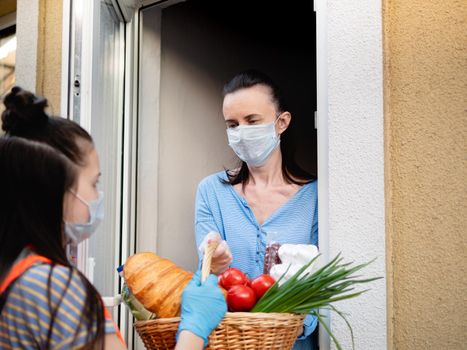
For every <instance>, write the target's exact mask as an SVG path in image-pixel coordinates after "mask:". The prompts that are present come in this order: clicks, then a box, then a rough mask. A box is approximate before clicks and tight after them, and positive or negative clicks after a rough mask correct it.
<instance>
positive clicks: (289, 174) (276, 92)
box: [223, 70, 316, 186]
mask: <svg viewBox="0 0 467 350" xmlns="http://www.w3.org/2000/svg"><path fill="white" fill-rule="evenodd" d="M255 85H263V86H266V87H268V88H269V91H270V94H271V100H272V101H273V103H274V104H275V108H276V112H277V115H278V114H280V113H283V112H286V111H287V110H288V107H287V105H286V102H285V99H284V97H283V94H282V91H281V89H280V88H279V86H278V85H277V84H276V83H275V82H274V81H273V80H272V79H271V78H270V77H269V76H267V75H266V74H264V73H262V72H259V71H257V70H246V71H243V72H240V73H238V74H236V75H235V76H234V77H233V78H232V79H231V80H229V81H228V82H227V83H226V84H225V85H224V89H223V97H225V96H226V95H228V94H231V93H234V92H236V91H238V90H241V89H247V88H250V87H253V86H255ZM292 122H293V120H292ZM288 135H289V134H288V133H287V130H286V131H284V132H283V133H282V134H281V143H280V147H281V153H282V176H283V177H284V179H285V181H287V182H288V183H293V184H297V185H304V184H306V183H309V182H312V181H313V180H315V179H316V177H315V176H313V175H312V174H310V173H308V172H306V171H305V170H303V169H302V168H301V167H300V166H299V165H298V164H297V162H296V161H295V145H294V143H293V140H291V139H290V137H289V136H288ZM226 174H227V179H228V181H227V182H228V183H230V184H231V185H236V184H239V183H241V184H242V185H243V186H244V185H245V184H246V183H247V182H248V179H249V176H250V171H249V169H248V165H247V163H246V162H244V161H242V162H241V164H240V165H239V167H238V168H237V169H235V170H231V169H226Z"/></svg>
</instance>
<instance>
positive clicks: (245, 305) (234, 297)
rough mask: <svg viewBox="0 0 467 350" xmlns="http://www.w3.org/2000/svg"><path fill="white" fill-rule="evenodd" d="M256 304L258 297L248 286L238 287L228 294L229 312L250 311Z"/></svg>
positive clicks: (232, 288) (230, 290)
mask: <svg viewBox="0 0 467 350" xmlns="http://www.w3.org/2000/svg"><path fill="white" fill-rule="evenodd" d="M255 304H256V295H255V292H253V289H251V288H250V287H248V286H243V285H236V286H233V287H231V288H230V289H229V291H228V293H227V305H228V306H229V311H250V310H251V309H252V308H253V306H255Z"/></svg>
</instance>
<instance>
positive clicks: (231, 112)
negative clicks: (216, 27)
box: [195, 71, 318, 350]
mask: <svg viewBox="0 0 467 350" xmlns="http://www.w3.org/2000/svg"><path fill="white" fill-rule="evenodd" d="M223 95H224V101H223V106H222V107H223V108H222V109H223V115H224V119H225V123H226V126H227V137H228V142H229V146H230V147H231V148H232V149H233V150H234V152H235V153H236V154H237V156H238V157H239V158H240V159H241V160H242V163H241V166H240V167H239V168H237V169H234V170H226V171H222V172H219V173H216V174H213V175H210V176H208V177H206V178H205V179H203V180H202V181H201V183H200V184H199V186H198V191H197V195H196V208H195V230H196V243H197V246H198V247H200V250H201V251H202V247H203V245H204V244H205V242H206V239H205V237H206V235H207V234H208V233H209V232H211V231H215V232H218V233H219V234H220V237H221V239H222V244H220V245H219V247H218V249H217V250H216V252H215V253H214V255H213V260H212V272H213V273H215V274H220V273H222V272H224V271H225V270H226V269H227V268H228V267H229V266H233V267H237V268H239V269H240V270H242V271H243V272H245V273H247V274H248V275H249V277H250V278H254V277H256V276H258V275H260V274H261V273H263V266H264V254H265V248H266V242H267V241H268V239H269V238H270V237H272V236H274V238H275V240H276V241H278V242H279V243H293V244H314V245H317V244H318V211H317V183H316V181H315V178H314V177H313V176H311V175H310V174H308V173H307V172H305V171H304V170H302V169H301V168H300V167H299V166H298V165H297V164H296V162H295V161H294V157H293V154H290V151H289V149H288V147H287V146H288V144H287V142H284V141H285V140H284V137H286V133H285V131H286V130H287V128H288V126H289V125H290V122H291V119H292V116H291V114H290V112H288V111H287V108H286V106H285V103H284V101H283V98H282V96H281V93H280V91H279V89H278V87H277V86H276V85H275V84H274V82H273V81H272V80H271V79H270V78H269V77H267V76H265V75H264V74H262V73H260V72H257V71H245V72H242V73H239V74H237V75H236V76H235V77H234V78H232V79H231V80H230V81H229V82H228V83H227V84H226V85H225V86H224V94H223ZM281 139H282V141H283V142H281ZM200 255H201V254H200ZM201 258H202V256H200V259H201ZM316 324H317V321H316V319H315V318H314V317H311V316H308V317H307V318H306V320H305V324H304V331H303V334H302V336H301V337H299V340H298V341H297V342H296V344H295V346H294V350H298V349H313V348H315V346H314V345H313V341H312V337H310V334H311V333H312V332H313V331H314V329H315V328H316Z"/></svg>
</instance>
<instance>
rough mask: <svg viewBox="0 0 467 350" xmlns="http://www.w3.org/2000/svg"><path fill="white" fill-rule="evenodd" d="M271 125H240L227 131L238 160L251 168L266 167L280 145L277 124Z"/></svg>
mask: <svg viewBox="0 0 467 350" xmlns="http://www.w3.org/2000/svg"><path fill="white" fill-rule="evenodd" d="M278 119H279V117H278V118H277V119H276V120H275V121H274V123H270V124H260V125H239V126H237V127H235V128H228V129H227V137H228V139H229V146H230V147H231V148H232V149H233V150H234V152H235V153H236V154H237V156H238V158H240V159H241V160H243V161H244V162H246V163H247V164H248V165H250V166H254V167H259V166H262V165H264V163H266V161H267V160H268V159H269V157H270V156H271V154H272V152H273V151H274V150H275V149H276V147H277V146H278V145H279V143H280V138H279V136H278V135H277V134H276V128H275V125H276V122H277V120H278Z"/></svg>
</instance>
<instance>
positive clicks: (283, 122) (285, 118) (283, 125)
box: [276, 112, 292, 135]
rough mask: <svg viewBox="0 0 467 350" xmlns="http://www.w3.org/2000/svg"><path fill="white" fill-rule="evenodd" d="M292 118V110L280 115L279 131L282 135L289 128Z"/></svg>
mask: <svg viewBox="0 0 467 350" xmlns="http://www.w3.org/2000/svg"><path fill="white" fill-rule="evenodd" d="M291 120H292V115H291V114H290V112H283V113H281V114H280V115H279V119H277V124H276V127H277V133H278V134H279V135H280V134H282V133H283V132H284V131H285V130H287V128H288V127H289V124H290V121H291Z"/></svg>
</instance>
